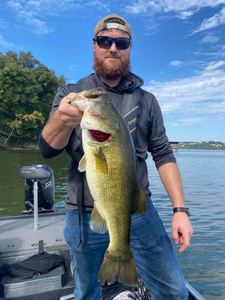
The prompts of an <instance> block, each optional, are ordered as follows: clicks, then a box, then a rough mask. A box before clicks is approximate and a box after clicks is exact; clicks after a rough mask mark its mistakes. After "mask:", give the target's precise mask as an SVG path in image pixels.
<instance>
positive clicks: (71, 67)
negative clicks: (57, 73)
mask: <svg viewBox="0 0 225 300" xmlns="http://www.w3.org/2000/svg"><path fill="white" fill-rule="evenodd" d="M74 68H76V65H69V66H68V69H69V70H73V69H74Z"/></svg>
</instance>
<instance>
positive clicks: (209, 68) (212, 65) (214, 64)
mask: <svg viewBox="0 0 225 300" xmlns="http://www.w3.org/2000/svg"><path fill="white" fill-rule="evenodd" d="M223 65H225V61H223V60H221V61H218V62H215V61H212V62H210V63H209V64H208V66H207V67H205V70H206V71H212V70H216V69H218V68H219V67H222V66H223Z"/></svg>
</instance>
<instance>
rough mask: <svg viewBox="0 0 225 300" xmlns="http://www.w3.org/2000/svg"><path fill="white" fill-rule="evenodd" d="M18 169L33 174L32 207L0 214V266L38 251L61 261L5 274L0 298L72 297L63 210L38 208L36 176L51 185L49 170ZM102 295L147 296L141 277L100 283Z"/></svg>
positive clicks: (196, 297)
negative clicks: (28, 272)
mask: <svg viewBox="0 0 225 300" xmlns="http://www.w3.org/2000/svg"><path fill="white" fill-rule="evenodd" d="M20 172H21V175H22V177H23V178H28V179H26V180H31V178H33V179H32V181H33V185H34V193H33V195H34V196H33V199H32V200H30V199H29V200H27V198H26V197H25V199H26V201H30V206H31V208H33V209H34V211H33V213H31V211H30V209H27V212H28V213H27V214H22V215H20V216H9V217H1V218H0V241H1V243H0V269H1V268H2V267H3V266H5V265H7V266H11V265H13V264H18V262H21V261H24V260H26V259H28V258H32V257H33V256H34V255H36V254H38V253H48V254H51V255H55V254H56V255H57V256H60V257H61V258H63V263H62V264H60V265H59V266H57V267H56V268H53V269H52V270H50V271H49V272H48V273H43V274H42V273H38V274H37V273H35V276H33V277H31V278H26V279H25V278H20V277H13V276H11V275H8V274H7V275H4V276H2V279H1V281H0V300H3V299H4V300H5V299H7V300H38V299H44V300H72V299H74V298H73V291H74V288H75V285H74V275H73V274H74V268H73V267H71V265H72V264H71V259H70V254H69V248H68V245H67V243H66V242H65V239H64V235H63V229H64V227H65V219H66V215H65V212H52V208H51V209H50V208H49V207H48V208H47V209H46V211H45V213H43V210H42V209H40V208H38V192H37V186H38V180H39V181H41V180H45V181H46V182H45V184H44V186H48V187H50V186H53V184H50V183H49V182H50V181H52V182H54V180H53V178H52V177H51V180H49V178H50V177H49V175H51V174H50V173H51V170H49V169H47V168H46V167H45V166H42V167H41V166H37V165H34V166H31V167H23V168H21V170H20ZM29 172H30V173H29ZM34 177H36V178H34ZM46 178H47V180H46ZM44 189H45V188H44ZM25 190H26V185H25ZM45 190H46V189H45ZM25 193H26V192H25ZM49 194H50V195H53V194H51V193H49ZM26 204H27V203H26ZM38 211H39V213H38ZM0 277H1V276H0ZM186 285H187V289H188V292H189V298H188V299H189V300H204V298H203V297H202V296H201V295H200V294H199V293H198V292H197V291H196V290H195V289H194V288H193V287H192V286H191V285H190V284H188V283H186ZM102 295H103V299H104V300H109V299H115V300H119V299H120V300H123V299H124V300H125V299H136V300H137V299H138V300H139V299H142V300H149V299H151V297H150V293H149V292H148V291H147V290H146V289H145V287H144V285H143V283H142V281H141V279H139V280H138V285H137V287H132V288H130V287H127V286H124V285H122V284H120V283H117V282H116V283H115V284H113V285H110V286H103V290H102ZM129 295H130V296H129ZM130 297H131V298H130ZM132 297H133V298H132Z"/></svg>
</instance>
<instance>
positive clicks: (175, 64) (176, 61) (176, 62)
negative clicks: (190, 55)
mask: <svg viewBox="0 0 225 300" xmlns="http://www.w3.org/2000/svg"><path fill="white" fill-rule="evenodd" d="M181 64H182V62H181V61H179V60H173V61H171V62H170V66H179V65H181Z"/></svg>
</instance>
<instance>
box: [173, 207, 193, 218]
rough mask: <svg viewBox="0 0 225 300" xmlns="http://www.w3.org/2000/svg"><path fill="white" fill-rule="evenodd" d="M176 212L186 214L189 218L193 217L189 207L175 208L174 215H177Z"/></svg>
mask: <svg viewBox="0 0 225 300" xmlns="http://www.w3.org/2000/svg"><path fill="white" fill-rule="evenodd" d="M176 212H185V213H186V214H187V215H188V217H190V215H191V214H190V211H189V208H187V207H175V208H174V209H173V213H174V214H175V213H176Z"/></svg>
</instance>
